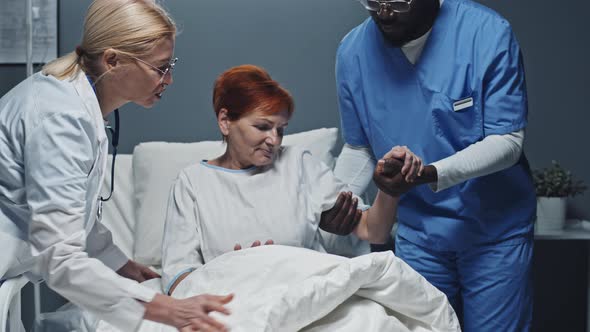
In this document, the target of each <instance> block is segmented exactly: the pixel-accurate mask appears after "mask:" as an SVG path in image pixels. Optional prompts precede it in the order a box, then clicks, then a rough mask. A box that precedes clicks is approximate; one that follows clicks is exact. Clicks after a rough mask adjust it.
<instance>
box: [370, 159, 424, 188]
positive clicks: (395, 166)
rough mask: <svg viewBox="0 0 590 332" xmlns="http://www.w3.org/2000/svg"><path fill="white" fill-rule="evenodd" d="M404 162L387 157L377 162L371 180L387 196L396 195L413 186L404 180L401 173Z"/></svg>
mask: <svg viewBox="0 0 590 332" xmlns="http://www.w3.org/2000/svg"><path fill="white" fill-rule="evenodd" d="M403 166H404V163H403V162H402V161H401V160H398V159H393V158H388V159H381V160H379V161H378V162H377V167H375V172H373V181H374V182H375V185H377V188H379V190H381V191H382V192H384V193H386V194H388V195H389V196H393V197H397V196H400V195H401V194H403V193H405V192H407V191H408V190H410V189H412V188H413V187H414V184H412V183H409V182H408V181H406V179H405V176H404V175H403V174H402V168H403Z"/></svg>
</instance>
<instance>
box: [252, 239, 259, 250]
mask: <svg viewBox="0 0 590 332" xmlns="http://www.w3.org/2000/svg"><path fill="white" fill-rule="evenodd" d="M258 246H260V241H258V240H256V241H254V242H252V248H254V247H258Z"/></svg>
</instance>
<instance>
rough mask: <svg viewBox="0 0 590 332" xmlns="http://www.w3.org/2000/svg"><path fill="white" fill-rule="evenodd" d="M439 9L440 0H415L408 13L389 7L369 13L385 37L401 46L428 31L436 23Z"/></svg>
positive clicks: (395, 44)
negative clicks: (394, 10) (392, 9)
mask: <svg viewBox="0 0 590 332" xmlns="http://www.w3.org/2000/svg"><path fill="white" fill-rule="evenodd" d="M439 10H440V0H414V1H412V3H411V7H410V10H409V11H408V12H406V13H395V12H392V11H390V10H387V9H384V10H381V11H380V12H374V11H369V13H370V14H371V17H372V18H373V21H375V23H376V24H377V26H378V27H379V30H381V32H382V33H383V36H384V37H385V39H386V40H388V41H389V42H390V43H391V44H393V45H394V46H396V47H401V46H403V45H405V44H407V43H408V42H410V41H412V40H414V39H417V38H419V37H421V36H423V35H424V34H425V33H426V32H428V30H430V29H431V28H432V26H433V25H434V22H435V20H436V17H437V15H438V12H439Z"/></svg>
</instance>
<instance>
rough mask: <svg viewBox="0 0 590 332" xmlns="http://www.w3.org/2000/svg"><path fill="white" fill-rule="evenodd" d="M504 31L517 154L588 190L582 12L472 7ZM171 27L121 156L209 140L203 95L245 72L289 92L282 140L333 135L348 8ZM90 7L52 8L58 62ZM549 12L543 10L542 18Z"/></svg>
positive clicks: (525, 0)
mask: <svg viewBox="0 0 590 332" xmlns="http://www.w3.org/2000/svg"><path fill="white" fill-rule="evenodd" d="M480 2H482V3H484V4H485V5H488V6H490V7H492V8H494V9H496V10H497V11H499V12H500V13H501V14H503V15H504V16H505V17H507V18H508V19H509V20H510V22H511V23H512V24H513V27H514V30H515V31H516V34H517V36H518V38H519V40H520V42H521V46H522V49H523V51H524V55H525V63H526V69H527V76H528V77H527V78H528V90H529V96H530V114H529V120H530V122H529V126H528V129H527V139H526V144H525V148H526V153H527V155H528V157H529V159H530V161H531V164H532V166H533V167H534V168H541V167H545V166H548V165H549V164H550V162H551V160H553V159H555V160H558V161H559V162H560V163H561V164H562V165H563V166H565V167H566V168H569V169H570V170H572V171H573V173H574V174H576V175H578V176H579V178H581V179H583V180H585V181H586V182H587V183H590V173H587V172H585V170H586V166H587V165H588V164H589V161H590V154H589V153H587V152H586V151H585V149H584V143H583V142H587V141H589V136H590V131H588V130H587V129H586V124H587V123H589V121H588V120H589V118H590V115H589V114H590V113H589V112H587V111H586V109H587V106H586V103H585V102H584V96H585V95H586V91H585V89H587V87H588V86H590V84H588V83H590V82H589V79H590V78H589V75H590V70H589V69H590V65H589V63H588V61H587V59H590V47H589V46H588V43H584V42H583V39H584V38H583V36H584V35H586V34H587V31H588V28H587V27H586V25H585V24H586V23H587V17H588V14H587V13H588V12H589V11H590V2H588V1H571V2H568V4H567V6H555V2H554V1H549V0H536V1H535V0H520V1H517V2H515V1H509V0H494V1H492V0H480ZM164 3H165V4H166V6H167V7H168V8H169V10H170V12H171V13H172V15H173V16H174V18H175V19H176V20H177V22H178V23H179V26H180V27H181V30H182V32H181V34H180V35H179V36H178V40H177V47H176V55H177V56H178V57H179V58H180V62H179V64H178V66H177V70H176V72H175V75H174V80H175V82H174V85H173V86H171V87H170V89H169V90H168V91H167V93H166V94H165V97H164V99H163V100H162V101H161V102H160V103H159V104H158V105H156V106H155V107H154V108H153V109H151V110H143V109H141V108H140V107H137V106H133V105H129V106H126V107H125V108H124V111H123V112H122V115H121V118H122V123H123V130H122V133H121V148H120V151H122V152H123V153H129V152H131V151H132V149H133V147H134V146H135V145H136V144H137V143H139V142H142V141H154V140H169V141H195V140H203V139H217V138H218V132H217V128H216V126H215V122H214V116H213V112H212V110H211V106H210V104H211V102H210V101H211V87H212V84H213V81H214V79H215V78H216V77H217V75H218V74H219V73H221V72H222V71H223V70H225V69H227V68H229V67H231V66H235V65H239V64H243V63H253V64H257V65H260V66H263V67H265V68H266V69H268V71H269V72H270V73H271V75H272V76H274V78H275V79H277V80H279V81H280V82H281V83H283V85H284V86H286V87H287V88H288V89H290V90H291V92H292V93H293V95H294V97H295V100H296V106H297V110H296V113H295V116H294V118H293V119H292V121H291V122H290V127H289V131H290V132H297V131H301V130H307V129H312V128H317V127H322V126H339V119H338V113H337V108H336V95H335V87H334V53H335V50H336V47H337V45H338V42H339V41H340V39H341V38H342V37H343V36H344V35H345V34H346V32H347V31H349V30H350V29H351V28H352V27H354V26H355V25H357V24H358V23H360V22H361V21H362V20H363V19H364V18H365V17H366V16H367V15H366V13H365V12H364V11H363V10H362V8H361V7H360V5H359V4H358V3H357V2H356V1H354V0H347V1H342V0H322V1H312V0H297V1H286V0H283V1H276V0H249V1H243V0H199V1H191V0H174V1H170V0H168V1H164ZM89 4H90V0H61V1H60V9H59V15H60V26H59V31H60V36H59V37H60V47H59V50H60V54H63V53H65V52H68V51H70V50H72V49H73V48H74V47H75V46H76V44H77V43H78V41H79V39H80V36H81V25H82V20H83V15H84V12H85V10H86V8H87V6H88V5H89ZM549 8H551V10H548V9H549ZM24 75H25V71H24V66H14V65H11V66H2V65H0V94H4V93H5V92H6V91H8V90H9V89H10V88H11V87H12V86H14V85H15V84H16V83H17V82H19V81H20V80H21V79H23V78H24ZM588 203H590V194H589V195H586V196H582V197H579V198H576V199H574V200H572V202H571V205H570V207H569V210H570V211H569V213H570V216H572V217H582V218H585V219H590V204H588Z"/></svg>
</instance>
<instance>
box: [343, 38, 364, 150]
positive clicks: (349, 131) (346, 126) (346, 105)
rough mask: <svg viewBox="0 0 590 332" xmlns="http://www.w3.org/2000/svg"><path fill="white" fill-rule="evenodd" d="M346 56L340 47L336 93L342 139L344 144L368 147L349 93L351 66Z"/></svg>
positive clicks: (351, 95) (351, 94) (353, 101)
mask: <svg viewBox="0 0 590 332" xmlns="http://www.w3.org/2000/svg"><path fill="white" fill-rule="evenodd" d="M346 56H347V55H346V54H344V52H343V51H342V47H340V48H339V49H338V53H337V54H336V92H337V95H338V111H339V112H340V127H341V129H342V137H343V138H344V142H346V143H347V144H349V145H352V146H369V140H368V139H367V136H366V135H365V131H364V129H363V126H362V123H361V121H360V119H359V115H358V109H357V108H356V107H355V100H354V99H353V93H352V92H351V84H350V83H351V77H350V75H348V71H349V70H350V69H351V68H350V66H351V65H350V64H349V63H350V61H349V59H348V58H347V57H346Z"/></svg>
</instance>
